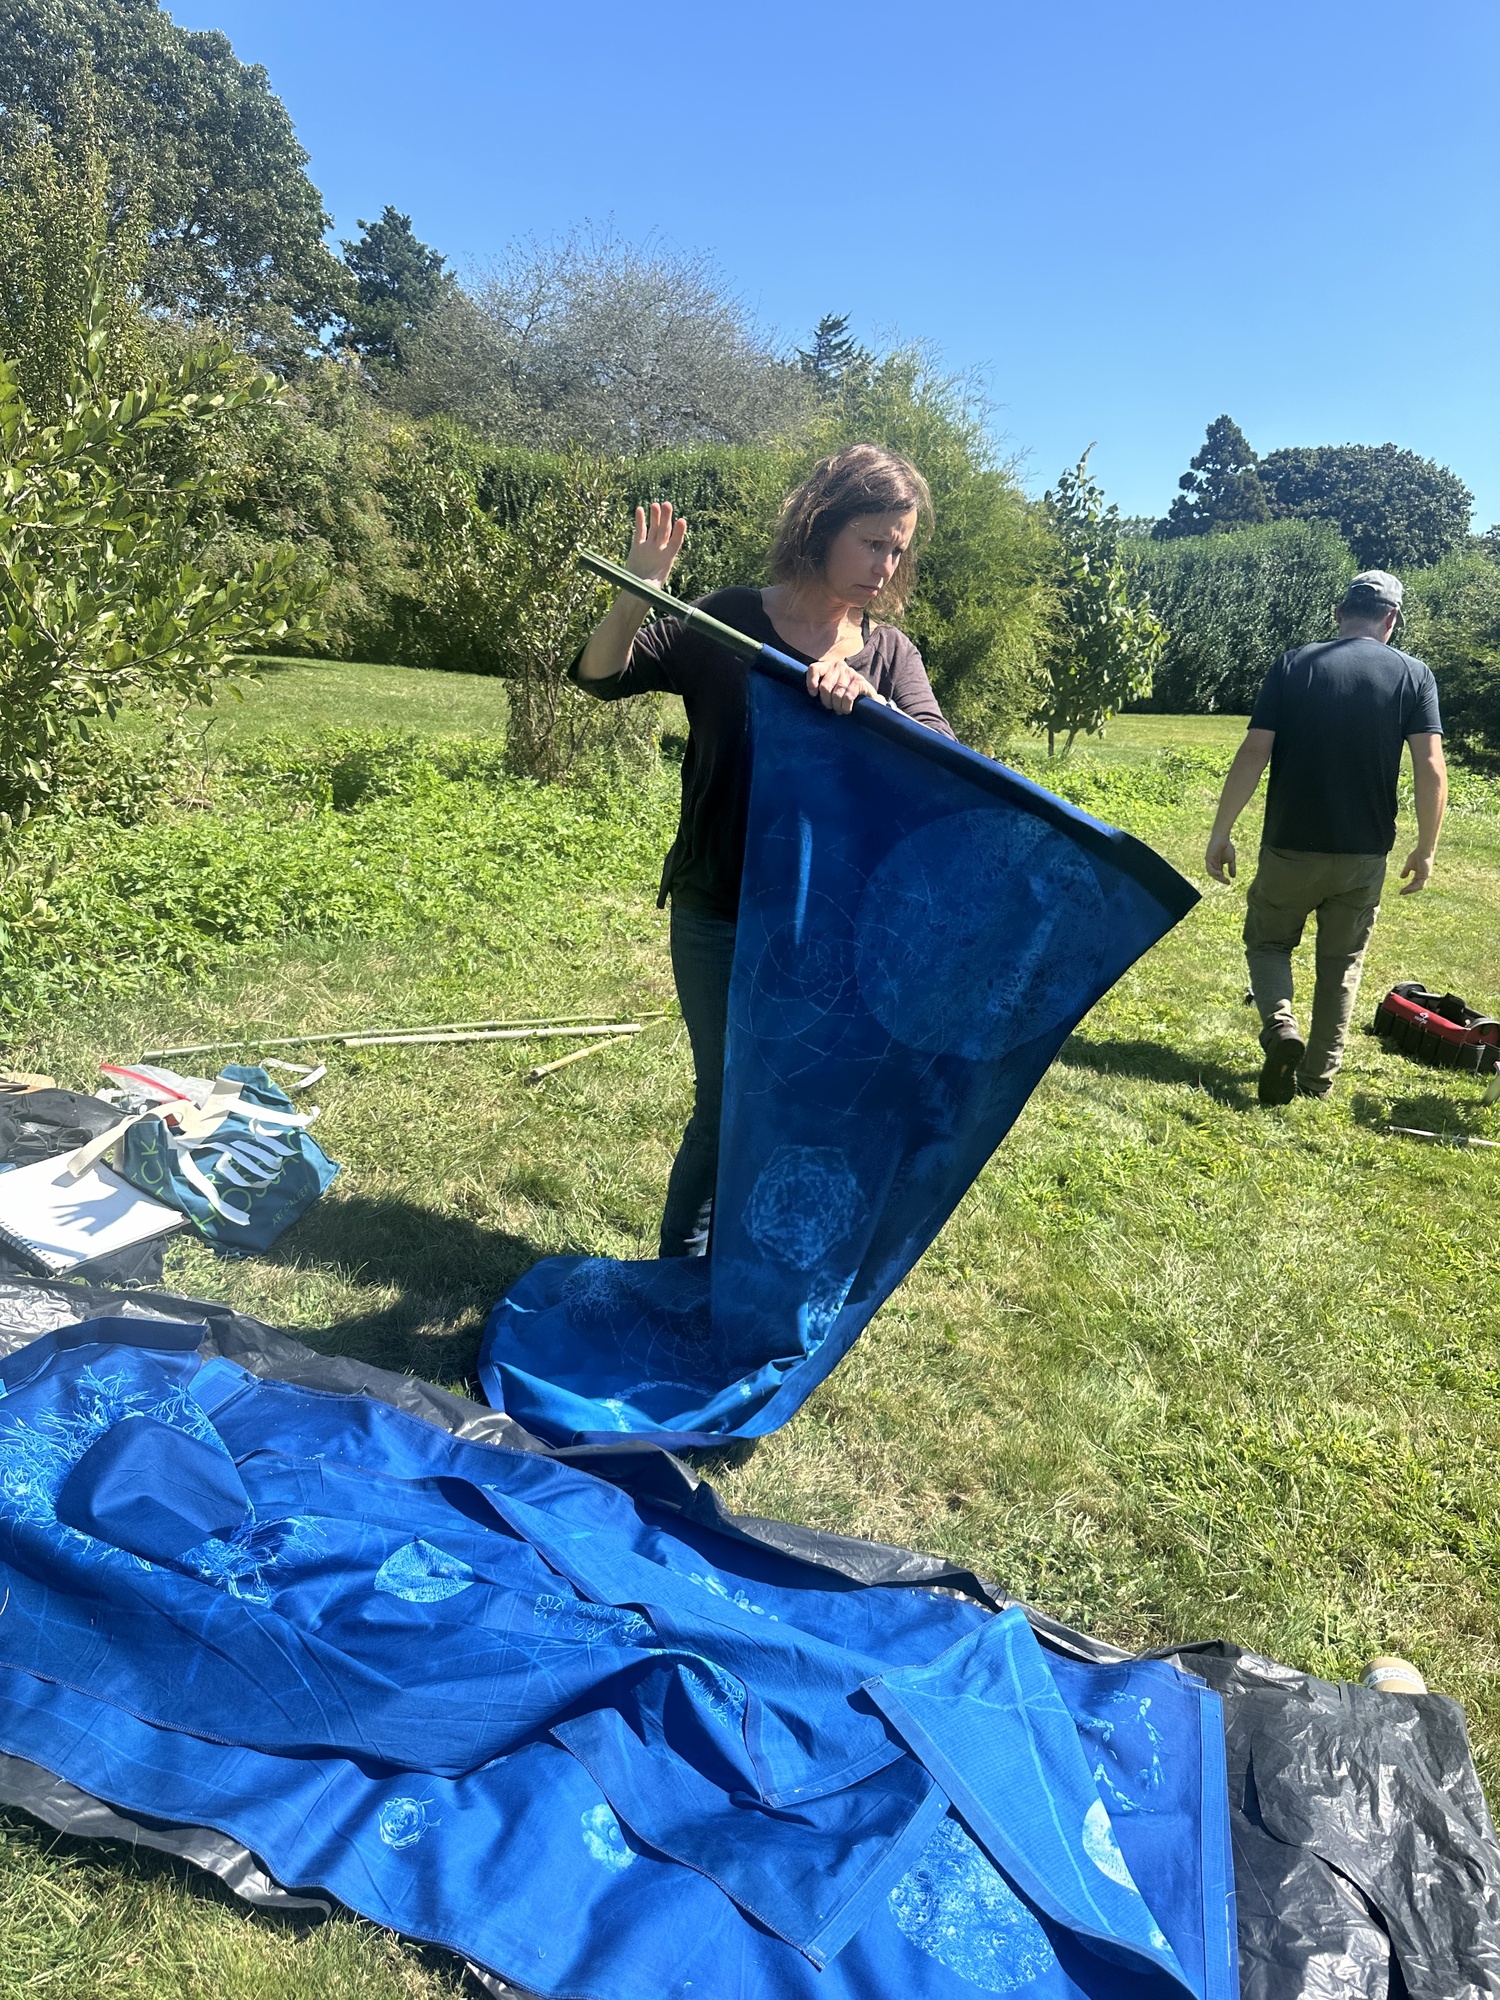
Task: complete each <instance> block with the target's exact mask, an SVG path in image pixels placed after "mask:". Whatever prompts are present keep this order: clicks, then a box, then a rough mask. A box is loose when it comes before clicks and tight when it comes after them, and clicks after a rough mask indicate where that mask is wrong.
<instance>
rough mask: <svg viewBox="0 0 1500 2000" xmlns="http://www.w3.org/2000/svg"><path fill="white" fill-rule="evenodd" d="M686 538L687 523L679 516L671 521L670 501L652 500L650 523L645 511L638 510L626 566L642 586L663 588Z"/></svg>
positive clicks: (641, 508)
mask: <svg viewBox="0 0 1500 2000" xmlns="http://www.w3.org/2000/svg"><path fill="white" fill-rule="evenodd" d="M686 539H687V522H686V521H685V520H684V519H683V518H682V516H681V515H680V514H679V515H678V516H677V519H676V520H675V521H674V520H673V519H672V503H671V501H670V500H653V501H652V502H651V515H650V519H649V520H648V519H647V516H646V509H645V508H644V507H637V508H636V510H635V535H634V537H633V538H632V540H631V544H630V554H629V555H628V556H627V557H626V559H625V567H626V568H627V569H628V570H629V571H630V573H631V575H632V576H638V577H640V579H641V580H642V582H643V583H654V584H656V585H657V586H658V587H660V586H661V585H662V584H664V583H665V582H666V580H667V578H668V577H669V576H670V575H671V574H672V565H673V563H674V562H676V560H677V557H678V555H679V553H680V552H681V549H682V545H683V543H684V542H685V541H686Z"/></svg>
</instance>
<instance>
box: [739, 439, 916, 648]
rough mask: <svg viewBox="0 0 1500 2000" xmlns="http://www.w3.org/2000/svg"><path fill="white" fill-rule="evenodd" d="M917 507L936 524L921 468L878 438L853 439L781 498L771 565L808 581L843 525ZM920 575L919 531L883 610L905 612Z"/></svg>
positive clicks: (781, 574) (778, 574) (788, 577)
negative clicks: (855, 441) (863, 517)
mask: <svg viewBox="0 0 1500 2000" xmlns="http://www.w3.org/2000/svg"><path fill="white" fill-rule="evenodd" d="M912 508H915V509H916V513H917V527H918V531H919V532H920V530H921V529H922V528H923V527H930V526H931V525H932V495H931V494H930V493H929V492H928V490H927V481H926V480H925V479H924V478H923V477H922V475H921V473H920V472H918V470H917V468H916V467H915V466H914V465H913V464H911V462H910V461H909V460H907V459H904V458H902V457H900V456H899V455H898V454H897V453H896V452H894V451H885V450H883V449H882V447H881V446H880V445H878V444H851V445H846V446H845V448H844V449H843V450H842V451H838V452H835V453H834V455H833V456H832V458H820V459H819V460H818V462H817V464H816V465H815V466H814V467H813V469H812V471H811V472H810V473H809V474H808V475H807V477H806V479H804V480H803V482H802V484H801V485H800V486H799V487H797V489H796V490H795V491H794V492H792V493H789V494H788V495H787V497H786V499H785V500H784V501H783V502H782V503H781V519H780V521H779V522H778V524H777V528H776V540H775V542H774V543H773V544H772V547H771V556H770V562H769V564H768V567H769V569H770V572H771V577H772V580H773V581H774V582H776V583H791V584H797V583H803V582H805V581H806V580H807V579H808V578H809V577H814V576H816V575H817V574H818V573H819V571H820V570H821V569H822V567H823V564H824V561H825V559H826V558H827V555H828V545H829V543H830V542H831V541H832V540H833V538H834V536H835V535H836V534H837V533H838V532H839V530H840V528H844V527H847V526H848V524H849V523H850V522H851V521H854V520H857V519H858V518H859V516H860V515H861V514H905V513H907V512H909V511H910V509H912ZM916 580H917V557H916V536H915V535H914V536H913V537H912V540H911V542H910V543H908V545H907V547H906V548H905V550H904V551H903V552H902V556H901V560H900V562H899V563H898V564H897V565H896V571H895V574H894V575H893V576H892V578H891V580H890V582H889V583H888V584H887V585H886V587H885V589H884V590H882V591H881V593H880V596H879V599H878V600H877V602H878V604H879V607H880V609H881V610H882V611H884V612H886V613H888V614H891V615H893V616H896V617H899V616H900V614H901V612H902V611H903V610H904V609H905V606H906V600H907V599H908V598H909V597H910V596H911V593H912V589H913V587H914V585H915V583H916Z"/></svg>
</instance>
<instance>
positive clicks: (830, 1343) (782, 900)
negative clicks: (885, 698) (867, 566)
mask: <svg viewBox="0 0 1500 2000" xmlns="http://www.w3.org/2000/svg"><path fill="white" fill-rule="evenodd" d="M751 697H752V702H751V709H752V719H753V726H754V731H755V759H754V771H753V779H752V787H751V799H750V818H749V830H748V835H747V841H746V849H745V874H744V883H743V888H742V891H741V900H740V911H739V923H738V931H737V937H736V945H735V961H734V973H733V979H732V983H731V989H730V1006H729V1040H728V1052H727V1056H726V1060H725V1072H724V1111H723V1122H722V1130H721V1139H720V1148H719V1167H718V1179H717V1184H716V1193H715V1198H714V1224H713V1248H712V1253H711V1255H710V1257H709V1258H708V1259H707V1260H706V1261H705V1260H702V1259H686V1260H684V1259H679V1258H667V1259H662V1260H659V1261H653V1262H645V1261H642V1262H637V1263H624V1262H617V1261H612V1260H608V1259H603V1258H569V1257H553V1258H548V1259H545V1260H544V1261H543V1262H541V1263H539V1264H537V1265H535V1266H533V1268H532V1269H531V1270H530V1271H528V1272H527V1273H526V1274H525V1276H524V1277H523V1278H521V1279H520V1281H519V1282H518V1283H517V1284H516V1285H514V1286H513V1287H512V1289H511V1291H510V1292H509V1294H508V1295H507V1297H506V1298H505V1299H504V1300H502V1302H501V1303H500V1305H499V1306H497V1307H496V1309H495V1311H494V1313H493V1314H492V1315H491V1318H490V1321H489V1324H488V1326H487V1328H486V1332H485V1342H484V1348H483V1352H482V1356H481V1369H480V1373H481V1378H482V1380H483V1382H484V1387H485V1393H486V1395H487V1396H488V1397H489V1399H490V1401H491V1403H493V1404H495V1405H496V1406H498V1407H503V1408H504V1409H505V1410H507V1411H508V1412H509V1413H510V1414H511V1415H512V1416H514V1417H515V1418H517V1419H518V1421H519V1422H521V1423H523V1424H525V1425H526V1427H527V1428H528V1429H529V1430H532V1431H534V1432H535V1433H537V1434H538V1435H539V1436H543V1437H547V1438H550V1439H553V1440H554V1441H556V1442H560V1443H569V1442H573V1441H592V1440H598V1439H604V1438H608V1437H611V1436H618V1435H619V1434H620V1433H621V1432H629V1433H632V1434H634V1435H636V1436H640V1437H647V1438H654V1439H655V1440H657V1441H658V1442H660V1443H664V1444H668V1445H677V1446H682V1445H704V1444H712V1443H715V1442H718V1441H722V1440H723V1439H726V1438H730V1437H756V1436H760V1435H762V1434H763V1433H765V1432H767V1431H772V1430H775V1429H776V1428H777V1427H778V1426H779V1425H781V1424H783V1423H785V1422H786V1420H787V1419H788V1418H789V1417H790V1416H791V1415H792V1414H793V1412H794V1411H795V1410H796V1409H797V1408H798V1407H799V1406H800V1405H801V1404H802V1402H803V1401H804V1400H805V1399H806V1397H807V1396H808V1395H809V1394H810V1393H811V1392H812V1390H813V1389H814V1388H815V1387H816V1386H817V1384H818V1383H819V1382H821V1381H822V1380H823V1378H824V1376H826V1375H827V1374H828V1372H829V1371H830V1370H831V1369H832V1368H833V1367H834V1366H835V1365H836V1364H837V1363H838V1361H839V1360H840V1359H841V1358H842V1357H843V1355H844V1354H845V1353H847V1352H848V1349H849V1347H850V1346H851V1344H852V1343H853V1342H854V1340H855V1339H856V1338H857V1337H858V1335H859V1334H860V1332H861V1331H862V1330H863V1328H864V1327H865V1325H866V1323H867V1322H868V1320H869V1319H870V1317H871V1315H872V1314H873V1313H874V1312H875V1311H876V1310H877V1309H878V1307H879V1306H880V1304H881V1303H882V1301H883V1300H884V1299H886V1298H887V1297H888V1296H889V1294H890V1293H891V1291H892V1290H893V1289H894V1287H895V1286H896V1285H897V1284H899V1283H900V1281H901V1279H902V1278H903V1277H905V1275H906V1273H907V1272H908V1271H909V1270H910V1269H911V1267H912V1265H913V1264H914V1263H915V1262H916V1260H917V1258H918V1257H919V1256H920V1255H921V1254H922V1252H923V1250H925V1249H926V1247H927V1245H928V1244H929V1243H930V1242H931V1241H932V1239H933V1237H934V1236H935V1235H936V1234H937V1232H938V1230H939V1229H940V1228H941V1227H942V1225H943V1223H944V1222H945V1221H946V1219H947V1217H948V1215H949V1214H950V1213H951V1211H952V1210H953V1208H954V1206H955V1204H956V1203H957V1202H958V1201H959V1199H960V1198H961V1197H962V1195H963V1193H964V1191H965V1189H967V1187H968V1186H969V1184H970V1182H971V1181H972V1180H973V1179H974V1177H975V1175H976V1174H977V1173H978V1172H979V1170H980V1168H981V1167H982V1166H983V1165H984V1163H985V1161H986V1160H987V1159H988V1158H989V1156H990V1154H991V1153H992V1152H993V1151H994V1149H995V1147H996V1146H997V1145H998V1144H999V1142H1000V1140H1001V1139H1002V1138H1003V1137H1004V1135H1005V1133H1006V1132H1007V1131H1009V1129H1010V1127H1011V1125H1012V1124H1013V1122H1014V1121H1015V1118H1016V1116H1017V1114H1018V1113H1019V1112H1020V1110H1021V1108H1022V1106H1023V1105H1024V1104H1025V1102H1026V1100H1027V1098H1028V1097H1029V1096H1030V1095H1031V1092H1032V1091H1033V1090H1034V1089H1035V1088H1036V1085H1037V1083H1038V1081H1039V1080H1040V1078H1041V1077H1042V1075H1043V1073H1044V1072H1045V1070H1046V1068H1047V1066H1048V1064H1049V1063H1050V1062H1051V1061H1052V1059H1053V1057H1054V1056H1055V1055H1056V1053H1057V1051H1058V1049H1059V1048H1060V1047H1061V1045H1062V1043H1063V1042H1064V1041H1065V1040H1066V1038H1067V1036H1068V1035H1069V1034H1070V1033H1071V1032H1072V1030H1073V1028H1074V1027H1075V1026H1076V1025H1077V1023H1078V1022H1079V1020H1080V1019H1081V1018H1082V1017H1083V1015H1084V1014H1085V1013H1087V1011H1088V1010H1089V1008H1090V1007H1092V1006H1093V1004H1094V1003H1095V1001H1096V1000H1098V999H1099V998H1100V996H1101V995H1102V994H1103V993H1105V992H1107V991H1108V989H1109V988H1110V987H1111V986H1112V985H1113V984H1114V982H1115V981H1116V980H1117V979H1118V978H1119V977H1120V975H1121V973H1123V972H1124V971H1125V970H1126V968H1127V967H1128V966H1130V965H1131V964H1133V963H1134V961H1135V960H1136V959H1137V958H1138V957H1139V956H1140V955H1141V953H1142V952H1144V951H1146V950H1148V949H1149V947H1150V946H1151V945H1153V944H1154V943H1155V942H1156V941H1157V940H1158V938H1160V937H1161V936H1162V935H1163V934H1164V933H1165V932H1166V931H1167V930H1169V929H1170V928H1171V926H1172V925H1173V924H1174V923H1176V922H1177V921H1178V919H1179V918H1180V917H1182V916H1183V915H1184V914H1185V912H1186V911H1187V910H1188V909H1189V908H1191V906H1192V905H1193V903H1194V902H1196V901H1197V896H1196V893H1195V892H1194V891H1193V890H1192V889H1191V888H1190V887H1189V885H1188V884H1187V883H1186V882H1184V881H1183V880H1182V878H1181V877H1180V876H1179V875H1178V874H1177V873H1176V872H1175V871H1174V870H1173V869H1172V868H1170V867H1169V866H1168V865H1167V863H1166V862H1165V861H1163V860H1162V859H1161V858H1160V856H1158V855H1156V854H1154V853H1152V851H1151V850H1150V849H1149V848H1147V847H1144V846H1142V844H1141V843H1140V842H1139V841H1137V840H1133V839H1132V838H1130V836H1129V835H1127V834H1123V833H1120V832H1118V831H1116V830H1115V829H1113V828H1110V827H1106V826H1103V825H1101V823H1100V822H1099V821H1097V820H1094V819H1091V818H1090V817H1089V816H1088V815H1087V814H1086V813H1082V812H1079V811H1077V810H1075V809H1074V808H1073V807H1071V806H1067V805H1065V804H1063V803H1062V802H1061V801H1060V800H1057V799H1054V798H1053V797H1051V795H1050V794H1048V793H1046V792H1043V791H1041V790H1040V789H1039V788H1038V787H1036V786H1035V785H1032V784H1030V783H1028V782H1027V781H1026V780H1025V779H1024V778H1021V777H1018V776H1017V775H1016V774H1015V773H1014V772H1011V771H1007V770H1004V769H1003V768H1002V767H1001V766H999V765H998V764H994V763H992V762H991V761H990V760H989V759H988V758H985V757H981V756H979V755H977V754H976V753H975V752H973V751H971V750H965V749H963V748H962V747H961V746H959V745H956V744H953V743H950V742H948V741H947V740H946V739H945V738H942V737H938V736H936V735H935V734H934V733H933V732H932V731H931V730H926V729H923V728H922V727H921V726H920V725H919V724H916V723H913V722H910V721H908V720H907V719H906V718H905V717H903V716H900V715H898V714H896V713H895V712H894V711H892V710H888V709H881V708H875V707H873V706H871V705H870V704H867V703H861V704H860V705H859V706H858V707H857V708H856V710H855V712H854V714H853V716H851V717H847V718H844V717H837V716H831V715H827V714H825V713H824V712H823V711H822V710H821V709H819V708H817V707H815V706H814V705H813V704H811V703H810V702H809V701H808V700H807V697H806V695H805V693H801V692H799V691H798V690H797V689H795V688H792V687H788V686H784V685H782V684H781V683H780V682H779V681H777V680H773V679H771V678H769V677H768V676H766V675H762V674H755V675H753V676H752V677H751Z"/></svg>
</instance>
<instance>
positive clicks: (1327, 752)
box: [1204, 569, 1448, 1104]
mask: <svg viewBox="0 0 1500 2000" xmlns="http://www.w3.org/2000/svg"><path fill="white" fill-rule="evenodd" d="M1400 611H1401V584H1400V583H1399V582H1398V580H1397V579H1396V578H1395V577H1393V576H1390V575H1388V574H1387V573H1386V572H1385V571H1384V570H1382V569H1367V570H1364V571H1362V572H1361V573H1360V575H1358V576H1357V577H1355V579H1354V581H1353V582H1352V583H1351V584H1350V586H1349V588H1348V590H1347V591H1346V592H1345V593H1344V597H1343V599H1342V601H1341V603H1340V604H1339V606H1338V610H1337V613H1336V616H1337V619H1338V637H1337V638H1336V639H1331V640H1328V641H1325V642H1324V643H1323V644H1322V645H1318V646H1299V647H1298V648H1297V649H1296V650H1295V652H1291V653H1284V654H1283V655H1282V657H1281V658H1280V659H1279V660H1278V661H1277V662H1276V665H1275V666H1274V667H1272V669H1271V671H1270V673H1269V674H1267V676H1266V680H1265V685H1264V686H1263V687H1262V689H1261V691H1260V694H1259V696H1258V697H1257V699H1256V703H1255V709H1254V712H1253V713H1252V715H1251V717H1250V727H1249V729H1248V730H1247V731H1246V733H1245V740H1244V742H1243V743H1242V744H1241V745H1240V747H1239V749H1238V751H1237V752H1236V753H1235V759H1234V762H1233V763H1232V764H1231V765H1230V767H1229V775H1228V776H1227V777H1226V778H1225V780H1224V791H1223V795H1222V797H1221V798H1220V800H1219V810H1218V812H1217V814H1216V815H1215V817H1214V828H1213V832H1212V834H1211V835H1210V836H1209V842H1208V852H1207V854H1206V855H1205V857H1204V860H1205V865H1206V867H1207V869H1208V872H1209V874H1210V875H1211V876H1213V878H1214V880H1215V881H1217V882H1225V881H1227V880H1228V879H1229V877H1230V876H1232V875H1233V874H1234V872H1235V854H1234V842H1233V840H1232V839H1231V838H1230V835H1231V834H1232V832H1233V831H1234V823H1235V821H1236V820H1237V819H1238V818H1239V816H1240V814H1241V813H1242V812H1243V811H1244V809H1245V807H1246V806H1247V805H1248V804H1249V802H1250V800H1251V799H1252V798H1253V797H1254V794H1255V788H1256V786H1257V785H1258V784H1259V783H1260V774H1261V772H1262V771H1263V770H1264V769H1265V768H1266V765H1267V763H1268V762H1269V764H1270V766H1271V778H1270V783H1269V785H1268V786H1267V788H1266V820H1265V829H1264V832H1263V834H1262V836H1261V850H1260V865H1259V867H1258V868H1257V870H1256V875H1255V880H1254V881H1253V882H1252V883H1251V885H1250V893H1249V896H1248V897H1247V899H1246V902H1247V908H1246V911H1245V956H1246V958H1247V960H1248V961H1249V965H1250V986H1251V990H1252V991H1253V993H1254V995H1255V1004H1256V1006H1257V1007H1258V1008H1259V1010H1260V1018H1261V1020H1262V1022H1263V1023H1264V1024H1265V1025H1264V1026H1263V1028H1262V1029H1261V1036H1260V1045H1261V1047H1262V1048H1263V1049H1264V1050H1265V1052H1266V1059H1265V1063H1264V1065H1263V1067H1262V1069H1261V1073H1260V1085H1259V1091H1258V1095H1259V1097H1260V1101H1261V1103H1262V1104H1286V1103H1289V1102H1290V1101H1291V1099H1292V1097H1293V1096H1294V1095H1295V1094H1297V1093H1299V1092H1300V1093H1301V1094H1302V1095H1303V1096H1307V1097H1326V1096H1327V1094H1328V1092H1329V1090H1330V1089H1331V1088H1332V1086H1333V1079H1334V1077H1335V1076H1336V1075H1337V1073H1338V1067H1339V1061H1340V1058H1341V1057H1342V1055H1343V1050H1344V1037H1345V1035H1346V1033H1347V1032H1348V1028H1349V1016H1350V1015H1351V1014H1352V1013H1353V1011H1354V1003H1355V1000H1356V999H1357V998H1358V996H1359V976H1360V971H1361V969H1362V967H1363V965H1364V957H1365V947H1366V945H1367V944H1368V943H1369V941H1370V933H1371V931H1372V930H1373V929H1374V927H1375V914H1376V912H1377V910H1378V909H1379V907H1380V885H1381V883H1382V882H1383V881H1384V880H1385V864H1386V856H1387V855H1388V854H1389V853H1390V851H1391V847H1392V845H1393V844H1394V842H1395V838H1396V779H1397V777H1398V775H1399V773H1400V769H1401V744H1402V741H1403V739H1404V740H1405V742H1406V743H1407V744H1408V745H1409V746H1410V748H1411V761H1412V775H1413V778H1414V780H1415V786H1416V804H1417V844H1416V846H1415V847H1414V848H1413V849H1412V851H1411V853H1410V854H1409V855H1408V856H1407V857H1406V865H1405V866H1404V867H1403V868H1402V870H1401V874H1402V877H1403V879H1404V878H1406V877H1408V876H1409V877H1410V878H1411V879H1410V880H1409V881H1408V882H1407V883H1406V887H1405V888H1404V889H1403V890H1402V891H1401V894H1402V895H1403V896H1412V895H1415V894H1416V893H1417V891H1418V890H1419V889H1425V888H1426V886H1427V883H1428V880H1429V878H1430V877H1431V874H1432V860H1433V855H1434V854H1435V853H1436V851H1437V843H1438V830H1439V828H1440V827H1441V826H1442V823H1443V809H1444V807H1445V806H1446V804H1447V802H1448V771H1447V766H1446V765H1445V763H1444V762H1443V741H1442V728H1443V725H1442V722H1441V719H1440V718H1439V715H1438V699H1437V684H1436V682H1435V681H1434V680H1433V678H1432V670H1431V668H1429V667H1427V666H1426V665H1424V663H1423V662H1422V661H1421V660H1415V659H1413V658H1412V657H1411V655H1410V654H1409V653H1400V652H1397V650H1396V648H1395V647H1394V646H1392V645H1391V643H1390V637H1391V632H1392V630H1393V629H1394V627H1395V623H1396V619H1397V617H1398V616H1399V614H1400ZM1226 869H1227V870H1228V874H1227V875H1226V873H1225V870H1226ZM1314 912H1316V914H1317V920H1318V942H1317V954H1316V958H1317V980H1316V984H1315V986H1314V988H1313V1008H1312V1025H1311V1028H1310V1029H1309V1031H1308V1037H1307V1041H1306V1042H1305V1043H1304V1042H1303V1039H1302V1036H1301V1033H1300V1032H1299V1030H1298V1027H1297V1023H1296V1019H1295V1017H1294V1016H1293V1013H1292V953H1293V951H1294V950H1295V949H1296V947H1297V946H1298V944H1300V943H1301V941H1302V928H1303V925H1304V924H1305V923H1306V922H1307V919H1308V917H1309V916H1310V915H1312V914H1313V913H1314Z"/></svg>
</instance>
